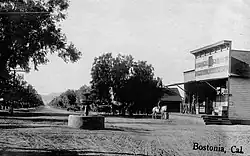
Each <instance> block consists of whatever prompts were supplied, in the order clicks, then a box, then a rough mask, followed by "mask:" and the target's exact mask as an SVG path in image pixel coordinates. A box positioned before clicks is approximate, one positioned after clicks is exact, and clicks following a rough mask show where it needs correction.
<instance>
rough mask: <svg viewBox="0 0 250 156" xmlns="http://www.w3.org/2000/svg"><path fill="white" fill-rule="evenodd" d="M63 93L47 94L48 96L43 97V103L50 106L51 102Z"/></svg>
mask: <svg viewBox="0 0 250 156" xmlns="http://www.w3.org/2000/svg"><path fill="white" fill-rule="evenodd" d="M61 94H62V93H50V94H47V95H41V96H42V99H43V102H44V104H45V105H46V104H48V103H49V102H50V101H51V100H53V99H54V98H55V97H57V96H59V95H61Z"/></svg>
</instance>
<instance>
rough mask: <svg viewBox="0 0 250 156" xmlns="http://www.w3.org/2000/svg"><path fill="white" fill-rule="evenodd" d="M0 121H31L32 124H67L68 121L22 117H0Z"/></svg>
mask: <svg viewBox="0 0 250 156" xmlns="http://www.w3.org/2000/svg"><path fill="white" fill-rule="evenodd" d="M0 119H4V120H22V121H32V122H43V121H48V122H68V119H67V118H65V119H58V118H29V117H27V118H24V117H10V116H0Z"/></svg>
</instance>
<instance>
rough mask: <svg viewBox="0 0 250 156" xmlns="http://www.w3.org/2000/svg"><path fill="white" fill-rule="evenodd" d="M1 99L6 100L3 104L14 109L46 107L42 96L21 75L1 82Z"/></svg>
mask: <svg viewBox="0 0 250 156" xmlns="http://www.w3.org/2000/svg"><path fill="white" fill-rule="evenodd" d="M0 85H1V90H0V97H1V98H3V99H4V101H3V104H4V105H6V106H10V105H13V106H14V107H27V108H28V107H37V106H40V105H44V103H43V100H42V97H41V95H39V94H38V93H37V91H36V90H35V88H34V87H33V86H32V85H30V84H28V83H27V82H26V81H24V79H23V77H22V76H21V75H18V76H17V78H16V79H14V78H13V79H11V80H5V79H1V80H0Z"/></svg>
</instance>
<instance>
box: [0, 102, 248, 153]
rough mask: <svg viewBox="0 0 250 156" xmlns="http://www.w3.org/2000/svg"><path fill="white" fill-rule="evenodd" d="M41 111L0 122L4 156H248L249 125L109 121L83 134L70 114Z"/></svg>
mask: <svg viewBox="0 0 250 156" xmlns="http://www.w3.org/2000/svg"><path fill="white" fill-rule="evenodd" d="M37 112H38V113H43V114H40V116H39V115H38V116H31V117H29V116H28V117H15V118H11V117H9V118H6V117H5V118H3V117H2V118H1V119H0V132H1V133H0V147H1V149H2V151H1V152H0V155H4V154H7V155H10V154H12V155H56V154H57V155H111V156H113V155H122V156H125V155H163V156H167V155H171V156H172V155H176V156H178V155H180V156H182V155H184V156H185V155H187V156H188V155H194V156H195V155H223V156H224V155H233V153H232V152H231V147H232V146H233V145H235V146H242V148H243V151H244V154H235V155H238V156H243V155H244V156H245V155H247V154H250V151H249V149H250V145H249V141H250V128H249V127H248V126H206V125H204V124H202V123H201V122H199V121H197V120H194V119H190V118H188V119H187V118H186V119H185V118H180V117H175V116H170V119H169V120H160V119H132V118H118V117H107V118H105V129H104V130H79V129H72V128H69V127H67V117H68V114H69V112H67V111H62V110H58V109H54V108H50V107H48V106H47V107H44V108H41V109H39V110H38V111H37ZM46 114H47V115H46ZM48 114H51V115H48ZM56 114H58V115H56ZM63 114H64V115H63ZM38 119H39V120H38ZM194 143H197V144H199V145H204V146H206V145H211V146H220V147H224V148H225V150H224V151H226V152H224V151H222V152H218V151H207V150H194V149H193V148H194Z"/></svg>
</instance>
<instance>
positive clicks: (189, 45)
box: [25, 0, 250, 94]
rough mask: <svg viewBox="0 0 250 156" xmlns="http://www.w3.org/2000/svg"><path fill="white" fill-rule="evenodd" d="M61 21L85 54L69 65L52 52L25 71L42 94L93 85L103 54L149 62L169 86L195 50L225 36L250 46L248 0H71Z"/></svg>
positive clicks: (178, 78) (236, 45)
mask: <svg viewBox="0 0 250 156" xmlns="http://www.w3.org/2000/svg"><path fill="white" fill-rule="evenodd" d="M61 25H62V30H63V32H64V33H65V34H66V36H67V38H68V41H69V42H73V43H74V44H75V46H76V47H77V48H78V49H79V50H80V51H81V52H82V53H83V56H82V58H81V59H80V60H79V61H78V62H77V63H74V64H73V63H68V64H67V63H65V62H63V60H62V59H61V58H59V57H57V55H56V54H55V55H49V56H48V58H49V60H50V62H49V63H48V64H47V65H41V66H39V71H34V70H32V71H31V72H30V73H28V74H25V79H26V81H28V83H30V84H31V85H33V86H34V87H35V88H36V90H37V91H38V93H40V94H49V93H55V92H64V91H66V90H67V89H78V88H80V87H81V86H82V85H84V84H87V85H89V82H90V81H91V75H90V71H91V67H92V63H93V61H94V58H95V57H98V56H100V55H101V54H103V53H104V52H112V53H113V54H114V55H116V54H118V53H121V54H131V55H132V56H133V57H134V58H135V60H144V61H147V62H148V63H149V64H152V65H153V67H154V69H155V76H159V77H161V78H163V83H164V84H165V85H168V84H172V83H178V82H183V81H184V78H183V72H184V71H186V70H191V69H194V56H193V55H192V54H190V51H191V50H194V49H197V48H200V47H203V46H206V45H209V44H213V43H215V42H218V41H221V40H231V41H232V48H233V49H240V50H250V40H249V38H250V31H249V30H250V1H248V0H206V1H203V0H71V1H70V7H69V9H68V17H67V19H66V20H65V21H63V22H62V23H61Z"/></svg>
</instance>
